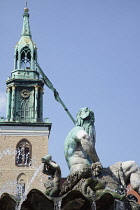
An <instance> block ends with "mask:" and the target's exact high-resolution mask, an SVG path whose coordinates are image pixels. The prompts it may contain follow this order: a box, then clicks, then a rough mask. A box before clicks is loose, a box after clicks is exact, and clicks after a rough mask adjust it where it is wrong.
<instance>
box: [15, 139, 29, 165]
mask: <svg viewBox="0 0 140 210" xmlns="http://www.w3.org/2000/svg"><path fill="white" fill-rule="evenodd" d="M31 150H32V148H31V143H30V142H29V141H28V140H27V139H22V140H21V141H19V142H18V144H17V146H16V165H17V166H30V165H31Z"/></svg>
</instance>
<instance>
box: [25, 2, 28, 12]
mask: <svg viewBox="0 0 140 210" xmlns="http://www.w3.org/2000/svg"><path fill="white" fill-rule="evenodd" d="M28 11H29V9H28V7H27V1H25V8H24V12H28Z"/></svg>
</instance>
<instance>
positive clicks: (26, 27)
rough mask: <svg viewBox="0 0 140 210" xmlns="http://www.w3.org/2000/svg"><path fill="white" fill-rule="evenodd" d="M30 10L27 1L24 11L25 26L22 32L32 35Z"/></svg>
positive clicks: (24, 34) (23, 34)
mask: <svg viewBox="0 0 140 210" xmlns="http://www.w3.org/2000/svg"><path fill="white" fill-rule="evenodd" d="M28 12H29V9H28V8H27V2H26V7H25V8H24V13H23V28H22V34H21V35H22V36H31V32H30V24H29V13H28Z"/></svg>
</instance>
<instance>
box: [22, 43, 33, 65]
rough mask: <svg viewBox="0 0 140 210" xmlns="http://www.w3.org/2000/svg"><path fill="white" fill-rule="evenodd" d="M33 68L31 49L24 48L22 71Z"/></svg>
mask: <svg viewBox="0 0 140 210" xmlns="http://www.w3.org/2000/svg"><path fill="white" fill-rule="evenodd" d="M30 66H31V50H30V49H29V47H27V46H26V47H24V48H23V49H22V50H21V66H20V67H21V69H30Z"/></svg>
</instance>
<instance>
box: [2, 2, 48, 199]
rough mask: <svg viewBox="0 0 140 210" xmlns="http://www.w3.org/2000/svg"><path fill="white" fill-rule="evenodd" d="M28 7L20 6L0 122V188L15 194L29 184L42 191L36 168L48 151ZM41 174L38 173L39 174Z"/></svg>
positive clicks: (35, 50) (30, 186)
mask: <svg viewBox="0 0 140 210" xmlns="http://www.w3.org/2000/svg"><path fill="white" fill-rule="evenodd" d="M36 64H37V48H36V45H35V44H34V43H33V41H32V35H31V31H30V25H29V10H28V8H27V5H26V7H25V8H24V14H23V28H22V33H21V38H20V40H19V42H18V43H17V44H16V46H15V52H14V70H13V71H12V72H11V77H9V78H8V80H7V81H6V85H7V110H6V120H5V121H3V122H0V143H1V147H0V154H1V156H0V192H1V194H2V193H3V192H7V193H9V194H12V195H14V196H17V197H21V196H22V195H23V193H24V192H25V191H26V190H27V191H29V190H30V189H32V188H37V189H39V190H41V191H44V190H45V188H44V182H45V181H46V179H47V177H46V176H45V175H43V174H42V172H41V171H40V172H38V174H37V175H36V177H35V179H34V181H33V182H32V181H31V180H32V177H33V176H34V174H35V173H36V170H37V169H38V168H39V166H40V165H41V158H42V157H43V156H45V155H47V153H48V138H49V135H50V130H51V123H50V122H48V121H46V122H44V121H43V86H44V82H43V80H42V79H41V78H40V75H39V72H38V71H37V66H36ZM40 175H41V176H40Z"/></svg>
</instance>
